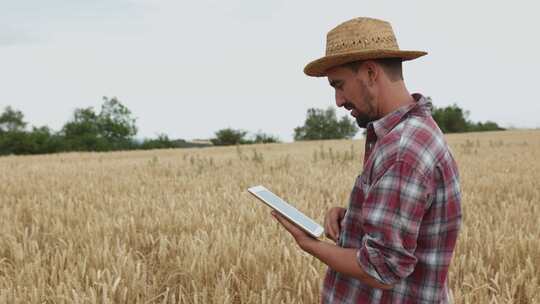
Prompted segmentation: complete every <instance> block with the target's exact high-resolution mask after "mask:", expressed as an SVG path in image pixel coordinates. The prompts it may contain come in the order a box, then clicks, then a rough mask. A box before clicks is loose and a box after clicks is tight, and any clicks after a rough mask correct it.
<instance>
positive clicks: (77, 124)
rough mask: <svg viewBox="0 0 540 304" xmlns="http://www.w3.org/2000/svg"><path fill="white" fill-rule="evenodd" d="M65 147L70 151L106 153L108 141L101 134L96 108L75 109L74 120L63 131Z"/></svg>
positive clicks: (65, 125)
mask: <svg viewBox="0 0 540 304" xmlns="http://www.w3.org/2000/svg"><path fill="white" fill-rule="evenodd" d="M61 133H62V135H63V136H64V139H65V141H66V142H65V144H66V145H65V147H66V149H67V150H70V151H105V150H108V149H107V148H108V145H107V141H106V140H105V138H103V136H101V134H100V127H99V122H98V115H97V114H96V113H95V111H94V108H92V107H88V108H83V109H75V111H74V113H73V119H72V120H71V121H68V122H67V123H66V124H64V127H63V128H62V131H61Z"/></svg>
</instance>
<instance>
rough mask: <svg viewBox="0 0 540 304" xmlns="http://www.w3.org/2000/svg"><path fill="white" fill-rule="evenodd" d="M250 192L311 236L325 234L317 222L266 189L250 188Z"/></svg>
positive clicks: (316, 236) (261, 187) (260, 187)
mask: <svg viewBox="0 0 540 304" xmlns="http://www.w3.org/2000/svg"><path fill="white" fill-rule="evenodd" d="M248 191H249V193H251V194H253V195H254V196H255V197H256V198H258V199H259V200H261V201H262V202H263V203H265V204H267V205H268V206H270V208H272V209H274V210H276V211H277V212H279V213H280V214H281V215H283V216H284V217H286V218H287V219H289V220H290V221H291V222H293V223H295V224H296V225H297V226H298V227H300V228H301V229H302V230H304V231H305V232H307V233H309V234H310V235H311V236H313V237H315V238H319V237H320V236H321V235H322V234H323V232H324V228H323V227H322V226H321V225H319V224H317V222H315V221H314V220H312V219H311V218H309V217H307V216H306V215H305V214H303V213H302V212H300V211H298V209H296V208H294V207H293V206H291V205H290V204H289V203H287V202H286V201H284V200H282V199H281V198H280V197H279V196H277V195H275V194H274V193H272V192H270V190H268V189H266V188H265V187H263V186H255V187H251V188H248Z"/></svg>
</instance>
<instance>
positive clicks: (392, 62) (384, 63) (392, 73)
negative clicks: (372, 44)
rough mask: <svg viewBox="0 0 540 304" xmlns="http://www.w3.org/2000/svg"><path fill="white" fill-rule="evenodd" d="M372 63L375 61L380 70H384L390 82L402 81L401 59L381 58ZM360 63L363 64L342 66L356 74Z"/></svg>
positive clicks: (353, 63)
mask: <svg viewBox="0 0 540 304" xmlns="http://www.w3.org/2000/svg"><path fill="white" fill-rule="evenodd" d="M373 61H375V62H376V63H377V64H379V65H380V66H381V67H382V69H383V70H384V72H385V73H386V75H388V78H390V80H391V81H398V80H403V66H402V64H401V63H402V59H401V58H381V59H374V60H373ZM362 63H364V61H353V62H349V63H345V64H343V65H342V66H343V67H345V68H348V69H350V70H352V71H353V72H358V69H359V68H360V66H361V65H362Z"/></svg>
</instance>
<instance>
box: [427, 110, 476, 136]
mask: <svg viewBox="0 0 540 304" xmlns="http://www.w3.org/2000/svg"><path fill="white" fill-rule="evenodd" d="M431 115H432V116H433V119H434V120H435V121H436V122H437V124H438V125H439V128H440V129H441V131H443V132H444V133H456V132H467V131H468V123H467V118H468V115H469V112H467V111H463V109H461V108H460V107H458V105H457V104H453V105H451V106H448V107H445V108H433V110H432V112H431Z"/></svg>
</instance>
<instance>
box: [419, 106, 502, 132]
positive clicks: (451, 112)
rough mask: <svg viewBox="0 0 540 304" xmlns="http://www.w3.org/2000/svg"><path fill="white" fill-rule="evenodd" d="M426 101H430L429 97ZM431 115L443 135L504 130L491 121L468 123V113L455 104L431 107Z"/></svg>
mask: <svg viewBox="0 0 540 304" xmlns="http://www.w3.org/2000/svg"><path fill="white" fill-rule="evenodd" d="M428 99H429V100H430V101H431V99H430V98H429V97H428ZM431 115H432V117H433V119H434V120H435V122H437V125H439V128H440V129H441V131H443V133H457V132H480V131H501V130H505V129H504V128H501V127H499V125H497V123H495V122H492V121H487V122H485V123H482V122H478V123H474V122H472V121H470V120H469V111H465V110H463V109H462V108H460V107H459V106H458V105H457V104H453V105H450V106H447V107H444V108H437V107H434V106H432V110H431Z"/></svg>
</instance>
